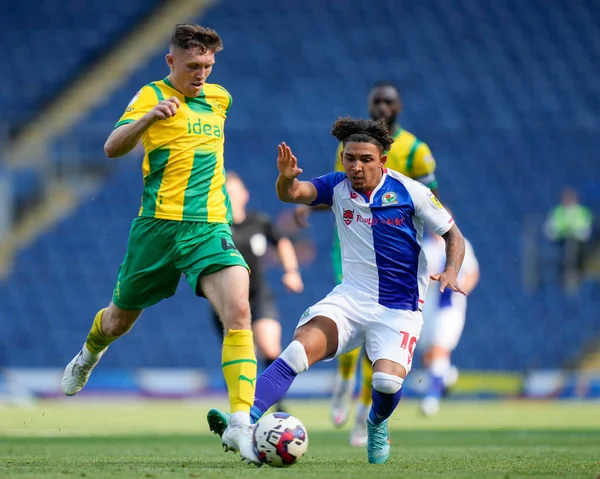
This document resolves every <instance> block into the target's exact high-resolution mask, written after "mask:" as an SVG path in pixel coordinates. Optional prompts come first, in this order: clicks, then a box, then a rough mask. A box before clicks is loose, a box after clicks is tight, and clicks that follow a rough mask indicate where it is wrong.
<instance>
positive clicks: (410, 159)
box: [335, 127, 437, 189]
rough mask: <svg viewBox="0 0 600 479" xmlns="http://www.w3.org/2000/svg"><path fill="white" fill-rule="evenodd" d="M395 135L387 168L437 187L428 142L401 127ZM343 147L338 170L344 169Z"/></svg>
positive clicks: (340, 148) (338, 154)
mask: <svg viewBox="0 0 600 479" xmlns="http://www.w3.org/2000/svg"><path fill="white" fill-rule="evenodd" d="M393 136H394V143H393V144H392V147H391V148H390V151H388V152H386V153H387V156H388V159H387V162H386V164H385V166H386V168H389V169H391V170H395V171H397V172H398V173H402V174H403V175H404V176H408V177H409V178H412V179H413V180H417V181H419V182H421V183H423V184H424V185H425V186H427V187H428V188H430V189H434V188H437V180H436V178H435V159H434V158H433V155H432V154H431V150H430V149H429V147H428V146H427V144H426V143H423V142H422V141H421V140H419V139H418V138H417V137H416V136H415V135H413V134H412V133H410V132H408V131H406V130H403V129H402V128H400V127H397V128H396V131H395V132H394V135H393ZM342 147H343V145H342V144H341V143H340V145H339V146H338V149H337V156H336V160H335V170H336V171H344V167H343V165H342Z"/></svg>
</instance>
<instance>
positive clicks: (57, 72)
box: [0, 0, 162, 130]
mask: <svg viewBox="0 0 600 479" xmlns="http://www.w3.org/2000/svg"><path fill="white" fill-rule="evenodd" d="M161 2H162V0H131V1H128V2H120V1H118V0H88V1H86V2H80V1H78V0H65V1H62V2H60V6H59V5H58V4H57V2H55V1H53V0H26V1H21V2H9V3H7V4H6V5H4V6H3V13H2V15H1V16H0V44H2V50H3V51H2V55H1V56H0V71H2V72H3V73H4V74H3V78H2V82H0V108H1V109H2V113H3V114H2V120H1V122H2V123H7V124H8V127H9V129H10V130H14V129H16V128H18V127H20V126H22V125H23V123H24V122H25V121H27V120H28V119H30V118H31V116H32V115H33V114H34V113H35V112H36V111H38V110H39V109H40V107H41V106H42V105H44V104H45V103H46V102H48V101H50V100H52V98H53V97H54V96H55V95H56V94H57V93H58V92H59V91H60V90H61V89H62V88H64V87H65V86H67V85H68V84H69V82H70V81H71V79H72V78H73V77H75V76H76V75H78V74H79V73H81V71H82V70H83V68H84V67H85V66H86V65H88V64H90V62H92V61H93V60H94V59H96V58H97V57H98V56H99V55H100V54H102V53H103V52H104V51H105V50H106V49H108V48H110V47H111V46H112V45H113V44H114V43H115V42H116V41H117V40H118V39H119V38H121V37H122V36H123V35H124V34H126V33H127V32H128V31H129V30H130V28H131V26H132V25H134V24H135V23H136V22H138V21H140V20H142V19H144V18H145V16H146V15H147V14H148V13H150V12H151V11H152V9H154V8H155V7H156V6H157V5H158V4H160V3H161ZM9 72H10V74H8V73H9Z"/></svg>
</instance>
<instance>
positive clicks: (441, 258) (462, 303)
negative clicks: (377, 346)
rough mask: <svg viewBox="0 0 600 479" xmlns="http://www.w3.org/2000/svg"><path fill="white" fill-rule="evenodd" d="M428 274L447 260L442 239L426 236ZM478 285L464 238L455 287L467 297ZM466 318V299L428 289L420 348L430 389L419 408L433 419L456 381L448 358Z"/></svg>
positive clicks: (470, 248)
mask: <svg viewBox="0 0 600 479" xmlns="http://www.w3.org/2000/svg"><path fill="white" fill-rule="evenodd" d="M423 251H424V252H425V257H426V258H427V265H428V267H429V272H430V273H431V274H434V273H435V272H436V271H438V270H439V268H440V267H442V265H443V264H444V262H445V260H446V252H445V248H444V240H443V238H442V237H440V236H438V235H429V236H428V237H427V238H426V239H425V241H424V243H423ZM478 282H479V263H478V261H477V257H476V256H475V252H474V251H473V246H472V245H471V243H470V242H469V241H468V240H467V239H466V238H465V258H464V261H463V264H462V267H461V269H460V273H459V275H458V284H459V285H460V287H461V289H462V290H463V291H464V292H465V293H466V294H467V295H468V294H470V293H471V291H473V289H475V287H476V286H477V283H478ZM466 315H467V298H466V296H465V295H463V294H457V293H455V292H454V291H452V290H450V289H446V290H445V291H444V292H440V290H439V289H438V288H434V287H431V288H429V289H428V291H427V299H426V300H425V305H424V307H423V320H424V323H423V331H422V332H421V339H420V340H419V349H420V350H423V351H424V356H423V363H424V366H425V367H426V368H428V372H429V386H428V390H427V392H426V393H425V397H424V398H423V399H422V401H421V404H420V407H421V411H422V412H423V414H425V415H426V416H432V415H434V414H437V412H438V411H439V409H440V400H441V398H442V396H443V393H444V390H445V389H446V388H449V387H451V386H452V385H454V383H456V381H457V380H458V370H457V369H456V368H455V367H454V366H452V364H451V362H450V355H451V354H452V351H454V349H455V348H456V346H457V345H458V341H459V340H460V336H461V334H462V331H463V328H464V325H465V319H466Z"/></svg>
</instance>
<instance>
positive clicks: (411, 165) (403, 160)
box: [331, 127, 437, 283]
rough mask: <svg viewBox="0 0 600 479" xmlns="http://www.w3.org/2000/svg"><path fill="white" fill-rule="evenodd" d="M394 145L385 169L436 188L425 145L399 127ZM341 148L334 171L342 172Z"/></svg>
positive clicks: (336, 258) (338, 258) (337, 259)
mask: <svg viewBox="0 0 600 479" xmlns="http://www.w3.org/2000/svg"><path fill="white" fill-rule="evenodd" d="M393 136H394V143H393V144H392V147H391V148H390V150H389V151H388V152H387V155H388V159H387V162H386V163H385V166H386V168H390V169H391V170H395V171H397V172H398V173H402V174H403V175H404V176H408V177H409V178H412V179H413V180H417V181H419V182H421V183H423V184H424V185H425V186H427V187H428V188H430V189H434V188H437V180H436V178H435V159H434V158H433V155H432V154H431V150H430V149H429V146H427V144H426V143H423V142H422V141H421V140H419V139H418V138H417V137H416V136H415V135H413V134H412V133H410V132H408V131H406V130H403V129H402V128H400V127H397V128H396V131H395V132H394V135H393ZM342 148H343V145H342V144H341V143H340V145H339V146H338V149H337V153H336V160H335V171H344V167H343V165H342ZM334 234H335V240H334V242H333V249H332V251H331V259H332V262H333V271H334V274H335V278H336V281H337V283H341V282H342V278H343V275H342V249H341V244H340V240H339V238H338V237H337V232H336V233H334Z"/></svg>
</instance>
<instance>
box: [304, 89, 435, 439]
mask: <svg viewBox="0 0 600 479" xmlns="http://www.w3.org/2000/svg"><path fill="white" fill-rule="evenodd" d="M368 107H369V114H370V116H371V118H372V119H373V120H383V121H385V123H386V124H387V126H388V129H389V131H390V133H391V134H392V136H393V138H394V143H393V144H392V146H391V148H390V150H389V151H388V152H386V153H387V157H388V159H387V162H386V164H385V166H386V168H390V169H392V170H395V171H397V172H399V173H402V174H403V175H405V176H408V177H409V178H412V179H414V180H417V181H419V182H420V183H423V184H424V185H425V186H427V187H428V188H429V189H431V190H432V192H433V193H434V195H437V189H438V183H437V179H436V177H435V168H436V162H435V159H434V157H433V155H432V154H431V150H430V149H429V146H427V144H426V143H424V142H423V141H421V140H420V139H419V138H417V137H416V136H415V135H413V134H412V133H410V132H409V131H407V130H405V129H404V128H402V127H401V126H400V124H399V123H398V117H399V115H400V113H401V112H402V99H401V98H400V92H399V90H398V88H397V87H396V86H395V85H394V84H393V83H392V82H389V81H380V82H377V83H375V84H374V85H373V87H372V88H371V91H370V92H369V96H368ZM342 150H343V146H342V145H341V144H340V145H339V146H338V149H337V152H336V159H335V171H344V167H343V164H342ZM323 209H328V208H323V207H321V208H310V207H306V206H304V205H302V206H299V207H298V208H297V209H296V217H297V221H298V223H299V224H300V225H306V223H307V220H308V217H309V216H310V213H311V211H312V210H323ZM331 257H332V261H333V269H334V273H335V279H336V282H337V284H340V283H341V282H342V278H343V274H342V259H341V258H342V255H341V250H340V242H339V238H338V237H337V232H336V233H335V234H334V244H333V249H332V252H331ZM360 354H361V348H359V349H356V350H355V351H351V352H349V353H347V354H344V355H342V356H340V358H339V362H338V372H337V375H336V379H335V384H334V389H333V395H332V400H331V418H332V421H333V424H334V425H335V426H336V427H342V426H343V425H344V424H345V423H346V422H347V421H348V418H349V417H350V405H351V400H352V395H353V393H354V389H355V384H356V373H357V369H358V361H359V358H360ZM372 377H373V371H372V368H371V362H370V361H369V358H367V357H366V356H365V355H363V361H362V386H361V392H360V401H359V404H358V407H357V410H356V417H355V423H354V427H353V429H352V432H351V433H350V443H351V444H352V445H353V446H364V445H365V444H366V441H367V430H366V422H365V421H366V417H367V415H368V413H369V408H370V406H371V381H372Z"/></svg>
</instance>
